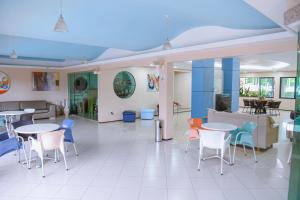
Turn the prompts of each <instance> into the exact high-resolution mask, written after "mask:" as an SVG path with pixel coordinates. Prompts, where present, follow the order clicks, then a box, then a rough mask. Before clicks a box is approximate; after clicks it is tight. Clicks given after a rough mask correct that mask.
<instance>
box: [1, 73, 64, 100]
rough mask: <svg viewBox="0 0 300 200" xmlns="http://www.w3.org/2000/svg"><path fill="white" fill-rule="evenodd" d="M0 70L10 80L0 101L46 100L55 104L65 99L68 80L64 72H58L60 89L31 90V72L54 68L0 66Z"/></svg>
mask: <svg viewBox="0 0 300 200" xmlns="http://www.w3.org/2000/svg"><path fill="white" fill-rule="evenodd" d="M0 71H2V72H4V73H6V74H7V75H8V76H9V78H10V80H11V87H10V89H9V91H7V92H6V93H4V94H2V95H0V101H19V100H22V101H24V100H47V101H49V102H52V103H55V104H57V103H59V102H60V101H63V100H64V99H67V95H68V81H67V74H66V73H65V72H59V75H60V89H59V90H58V91H32V72H34V71H55V70H40V69H34V68H25V69H24V68H22V69H21V68H13V67H5V68H4V67H0Z"/></svg>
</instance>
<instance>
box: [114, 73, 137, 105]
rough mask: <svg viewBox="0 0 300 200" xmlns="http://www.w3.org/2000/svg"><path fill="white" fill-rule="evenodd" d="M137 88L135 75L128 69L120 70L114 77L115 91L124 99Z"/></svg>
mask: <svg viewBox="0 0 300 200" xmlns="http://www.w3.org/2000/svg"><path fill="white" fill-rule="evenodd" d="M134 90H135V80H134V77H133V75H132V74H131V73H130V72H127V71H121V72H119V73H118V74H117V75H116V76H115V79H114V91H115V93H116V95H117V96H118V97H120V98H122V99H126V98H129V97H131V96H132V95H133V93H134Z"/></svg>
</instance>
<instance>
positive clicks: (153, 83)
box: [147, 74, 159, 92]
mask: <svg viewBox="0 0 300 200" xmlns="http://www.w3.org/2000/svg"><path fill="white" fill-rule="evenodd" d="M147 90H148V91H149V92H158V91H159V75H157V74H147Z"/></svg>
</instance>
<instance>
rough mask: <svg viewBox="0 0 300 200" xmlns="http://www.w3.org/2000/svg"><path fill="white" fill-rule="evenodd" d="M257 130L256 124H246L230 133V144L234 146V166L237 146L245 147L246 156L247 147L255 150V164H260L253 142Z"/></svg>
mask: <svg viewBox="0 0 300 200" xmlns="http://www.w3.org/2000/svg"><path fill="white" fill-rule="evenodd" d="M255 128H256V124H255V123H254V122H245V123H244V124H243V126H242V127H241V128H238V129H236V130H234V131H230V132H229V134H230V135H231V142H230V143H231V144H232V145H234V150H233V160H232V164H234V159H235V151H236V145H243V148H244V153H245V155H247V153H246V148H245V146H248V147H251V148H252V150H253V155H254V160H255V162H258V161H257V159H256V153H255V144H254V141H253V132H254V130H255Z"/></svg>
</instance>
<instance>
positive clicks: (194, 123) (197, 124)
mask: <svg viewBox="0 0 300 200" xmlns="http://www.w3.org/2000/svg"><path fill="white" fill-rule="evenodd" d="M188 122H189V126H190V128H198V129H200V128H201V125H202V123H203V122H202V119H201V118H191V119H189V120H188Z"/></svg>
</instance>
